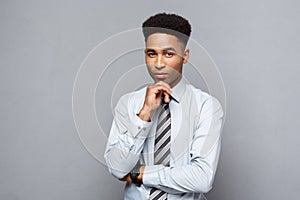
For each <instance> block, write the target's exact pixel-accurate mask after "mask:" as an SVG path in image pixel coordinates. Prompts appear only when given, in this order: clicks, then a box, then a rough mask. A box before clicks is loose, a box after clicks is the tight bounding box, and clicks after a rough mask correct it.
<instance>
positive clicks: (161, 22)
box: [142, 13, 191, 46]
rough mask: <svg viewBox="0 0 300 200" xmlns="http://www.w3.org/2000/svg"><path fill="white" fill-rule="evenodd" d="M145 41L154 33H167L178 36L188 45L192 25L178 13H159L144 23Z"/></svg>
mask: <svg viewBox="0 0 300 200" xmlns="http://www.w3.org/2000/svg"><path fill="white" fill-rule="evenodd" d="M142 27H143V34H144V37H145V41H147V39H148V37H149V35H151V34H153V33H167V34H171V35H174V36H176V37H177V38H178V39H179V40H180V41H181V42H183V44H184V45H185V46H186V44H187V42H188V40H189V37H190V35H191V25H190V23H189V22H188V20H186V19H185V18H183V17H181V16H179V15H176V14H167V13H158V14H156V15H153V16H151V17H149V18H148V19H147V20H146V21H145V22H144V23H143V26H142Z"/></svg>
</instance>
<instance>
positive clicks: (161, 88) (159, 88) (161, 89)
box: [153, 85, 172, 94]
mask: <svg viewBox="0 0 300 200" xmlns="http://www.w3.org/2000/svg"><path fill="white" fill-rule="evenodd" d="M153 89H154V90H155V93H156V94H158V93H160V92H164V93H167V94H171V93H172V90H170V89H169V88H167V87H165V86H163V85H156V86H154V88H153Z"/></svg>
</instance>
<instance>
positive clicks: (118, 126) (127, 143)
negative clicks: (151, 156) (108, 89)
mask: <svg viewBox="0 0 300 200" xmlns="http://www.w3.org/2000/svg"><path fill="white" fill-rule="evenodd" d="M128 101H129V95H125V96H123V97H121V99H120V100H119V102H118V104H117V106H116V108H115V115H114V119H113V123H112V127H111V130H110V134H109V138H108V141H107V145H106V150H105V154H104V158H105V160H106V163H107V166H108V169H109V172H110V173H111V174H112V175H113V176H115V177H117V178H119V179H122V178H124V177H125V176H126V175H127V174H128V173H129V172H130V171H131V170H132V168H133V167H134V166H135V165H136V163H137V161H138V159H139V156H140V152H141V151H142V149H143V145H144V141H145V139H146V137H147V135H148V132H149V129H150V127H151V122H145V121H143V120H141V119H140V118H139V117H138V116H136V115H135V114H133V115H132V116H133V117H132V118H131V119H130V116H129V112H130V111H129V109H128ZM132 112H134V111H132Z"/></svg>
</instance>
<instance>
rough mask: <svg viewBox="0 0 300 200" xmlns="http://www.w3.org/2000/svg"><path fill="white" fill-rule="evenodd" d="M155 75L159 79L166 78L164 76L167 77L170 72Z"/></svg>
mask: <svg viewBox="0 0 300 200" xmlns="http://www.w3.org/2000/svg"><path fill="white" fill-rule="evenodd" d="M154 76H155V77H156V78H157V79H164V78H167V76H168V74H167V73H155V74H154Z"/></svg>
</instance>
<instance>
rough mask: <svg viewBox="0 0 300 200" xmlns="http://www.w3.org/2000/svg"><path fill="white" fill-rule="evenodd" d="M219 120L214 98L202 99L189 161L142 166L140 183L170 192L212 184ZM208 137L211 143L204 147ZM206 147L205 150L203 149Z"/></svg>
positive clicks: (199, 189) (198, 189)
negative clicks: (180, 164) (167, 164)
mask: <svg viewBox="0 0 300 200" xmlns="http://www.w3.org/2000/svg"><path fill="white" fill-rule="evenodd" d="M222 119H223V111H222V108H221V105H220V104H219V102H218V101H217V100H216V99H214V98H212V99H210V100H208V101H206V102H205V103H204V105H203V108H202V110H201V113H200V115H199V117H198V119H197V124H196V130H195V132H194V134H193V139H192V143H191V146H190V157H189V163H188V164H186V165H182V166H174V167H164V166H162V165H154V166H145V168H144V171H143V176H142V180H143V183H144V185H147V186H149V187H156V188H159V189H160V190H163V191H165V192H168V193H174V194H176V193H186V192H198V193H199V192H202V193H206V192H208V191H209V190H210V189H211V187H212V183H213V180H214V175H215V172H216V168H217V163H218V158H219V153H220V137H219V136H220V133H221V126H222ZM211 138H213V140H214V142H213V143H211V144H210V145H208V146H206V143H207V142H211V141H209V140H211ZM208 147H209V150H206V151H203V148H208ZM203 152H204V153H203Z"/></svg>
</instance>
